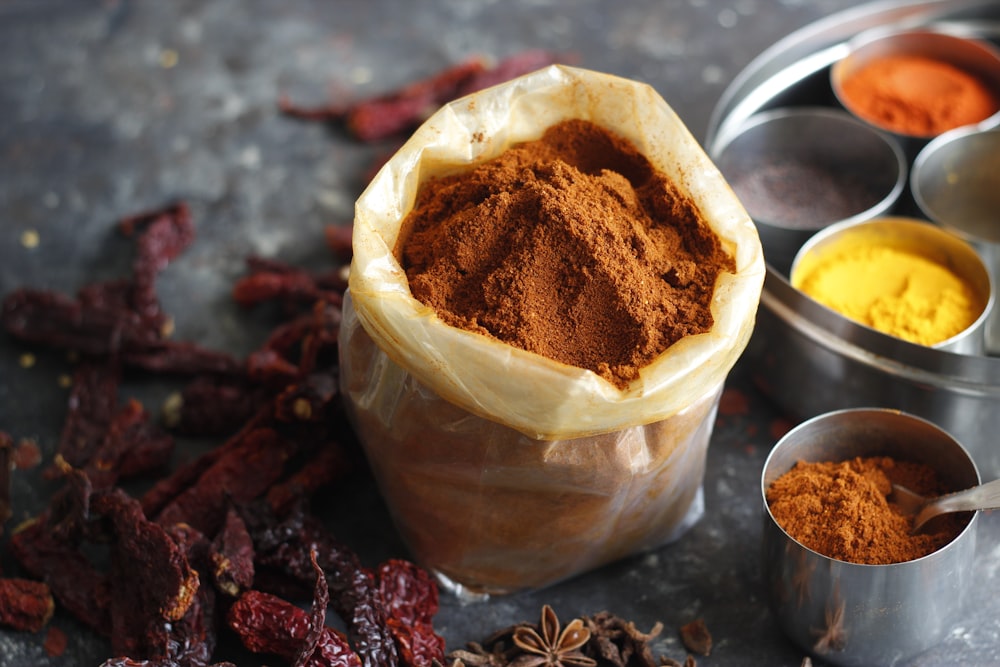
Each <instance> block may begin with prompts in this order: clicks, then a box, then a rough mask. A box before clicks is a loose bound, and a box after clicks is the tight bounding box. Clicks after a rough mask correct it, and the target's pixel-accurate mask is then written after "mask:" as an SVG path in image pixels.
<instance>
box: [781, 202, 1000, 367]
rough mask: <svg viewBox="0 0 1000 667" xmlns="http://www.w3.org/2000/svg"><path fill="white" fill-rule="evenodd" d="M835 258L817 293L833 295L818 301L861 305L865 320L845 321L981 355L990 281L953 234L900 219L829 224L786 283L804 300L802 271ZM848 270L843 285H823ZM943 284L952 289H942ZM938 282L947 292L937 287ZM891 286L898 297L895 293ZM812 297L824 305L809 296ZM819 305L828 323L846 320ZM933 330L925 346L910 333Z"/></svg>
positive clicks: (990, 300) (805, 274)
mask: <svg viewBox="0 0 1000 667" xmlns="http://www.w3.org/2000/svg"><path fill="white" fill-rule="evenodd" d="M879 250H882V251H885V253H891V254H889V255H888V256H886V254H885V253H883V255H882V259H879V256H878V255H876V254H875V252H877V251H879ZM904 259H905V260H907V261H912V262H914V263H917V262H919V269H920V271H923V270H925V269H928V270H929V269H932V270H933V271H934V273H928V274H927V275H924V276H920V275H918V271H916V270H915V271H914V272H913V273H912V274H907V273H906V270H907V269H906V268H904V266H905V265H904V264H902V261H903V260H904ZM837 261H843V262H845V264H844V266H845V267H847V268H845V269H844V270H843V271H841V272H840V273H832V274H831V275H830V276H827V277H826V281H827V282H826V284H825V285H824V289H826V290H827V291H831V288H832V289H835V290H836V291H837V294H828V295H825V296H827V297H829V298H830V299H832V300H834V301H843V302H848V301H849V302H853V303H852V305H854V306H857V305H859V304H860V303H862V302H864V301H866V300H867V301H868V303H869V305H868V306H866V308H868V309H870V311H871V313H872V320H873V321H862V319H860V318H858V317H854V318H853V319H854V320H855V321H857V322H859V323H860V324H861V325H862V326H865V327H870V328H873V329H878V330H880V331H882V333H885V334H888V335H892V336H895V337H899V338H902V339H907V340H910V341H911V342H914V343H917V344H922V345H926V346H927V347H932V348H935V349H940V350H949V351H952V352H958V353H962V354H968V355H980V354H982V353H983V350H984V345H985V328H986V323H987V322H988V321H989V319H990V315H991V313H992V311H993V308H994V303H995V296H994V292H993V281H992V279H991V277H990V273H989V270H988V268H987V267H986V264H985V263H984V261H983V259H982V257H980V255H979V254H978V253H977V251H976V249H975V248H974V247H973V246H972V245H971V244H969V243H967V242H966V241H964V240H963V239H961V238H959V237H958V236H957V235H956V234H953V233H951V232H949V231H947V230H945V229H942V228H941V227H939V226H937V225H934V224H932V223H930V222H927V221H926V220H919V219H916V218H907V217H883V218H875V219H872V220H867V221H862V222H854V223H842V224H837V225H832V226H830V227H828V228H826V229H824V230H822V231H821V232H819V233H817V234H815V235H814V236H813V237H812V238H811V239H810V240H809V241H807V242H806V243H805V244H803V246H802V247H801V248H800V249H799V252H798V253H797V254H796V256H795V260H794V261H793V262H792V268H791V273H790V278H791V282H792V285H793V286H795V287H796V288H797V289H800V290H801V291H803V292H804V293H805V294H807V295H808V294H809V290H808V289H806V288H805V286H804V278H807V277H808V274H809V273H810V272H811V273H813V274H815V273H816V272H817V267H818V266H819V265H820V264H821V263H823V262H826V263H827V264H828V265H830V264H832V263H833V262H837ZM897 265H898V266H897ZM869 267H875V268H873V269H871V270H869ZM827 268H829V266H828V267H827ZM848 268H849V269H850V271H849V276H848V277H849V278H850V282H844V283H837V284H832V285H831V282H830V281H831V278H832V277H833V276H836V275H841V276H843V275H844V274H845V273H848V271H847V269H848ZM945 279H948V280H949V281H950V282H953V283H955V285H954V286H951V285H948V283H946V282H945ZM897 283H898V284H897ZM944 285H948V289H942V286H944ZM897 287H899V288H900V289H901V290H903V292H902V293H896V292H895V291H894V290H895V288H897ZM883 288H885V289H883ZM922 289H926V290H928V291H927V292H926V293H924V292H922V291H921V290H922ZM935 290H940V291H936V292H935ZM883 292H888V293H889V294H883ZM962 297H965V298H966V299H967V300H963V299H962ZM807 298H808V296H807ZM813 298H816V300H818V301H820V302H824V298H822V297H821V296H818V295H815V293H814V295H813ZM827 306H828V307H830V308H831V309H832V310H833V311H834V315H833V317H834V318H838V317H839V318H844V319H847V318H849V317H850V316H849V315H848V314H847V312H846V310H845V311H843V312H838V311H837V308H836V307H835V306H834V305H831V304H830V303H829V301H827ZM852 314H853V315H858V313H852ZM864 314H865V315H867V314H868V313H867V312H865V313H864ZM879 325H881V326H879ZM946 327H950V328H946ZM938 329H941V332H940V335H939V336H938V337H937V338H935V339H934V340H933V342H930V341H924V340H919V339H918V337H917V336H916V334H927V335H935V334H938V333H939V332H938V331H937V330H938ZM947 332H950V333H947ZM911 336H914V337H911Z"/></svg>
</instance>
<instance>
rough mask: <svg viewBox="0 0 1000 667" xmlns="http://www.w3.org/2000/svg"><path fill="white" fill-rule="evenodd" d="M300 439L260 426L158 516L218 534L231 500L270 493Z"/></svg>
mask: <svg viewBox="0 0 1000 667" xmlns="http://www.w3.org/2000/svg"><path fill="white" fill-rule="evenodd" d="M295 450H296V443H294V442H292V441H291V440H289V439H287V438H283V437H281V436H280V435H279V434H278V432H277V431H275V430H273V429H270V428H258V429H256V430H254V431H252V432H250V433H248V434H247V435H246V437H244V438H241V440H240V441H239V443H238V444H237V445H236V446H235V447H233V448H232V449H231V450H229V451H227V452H226V453H225V454H223V455H222V456H221V457H219V458H218V460H216V461H214V462H213V463H212V464H211V465H210V466H209V467H208V468H207V469H205V470H204V471H203V472H202V473H201V475H200V476H199V477H198V479H197V481H196V482H195V483H194V484H192V485H191V486H189V487H188V488H187V489H185V490H184V491H183V492H181V493H180V494H179V495H178V496H177V497H175V498H174V499H173V500H171V501H170V502H169V503H168V504H167V505H166V506H165V507H164V508H163V509H162V510H161V511H160V512H159V513H158V514H157V516H156V520H157V521H158V522H159V523H160V524H162V525H170V524H174V523H188V524H190V525H192V526H194V527H195V528H197V529H198V530H200V531H202V532H203V533H205V534H206V535H214V534H215V532H216V531H217V530H218V528H219V526H221V525H222V521H223V519H224V518H225V512H226V507H227V503H228V502H229V501H230V500H231V501H232V502H235V503H246V502H249V501H251V500H253V499H254V498H256V497H257V496H259V495H261V494H263V493H266V492H267V489H268V488H269V487H270V486H271V485H272V484H273V483H274V482H276V481H277V480H278V479H280V478H281V475H282V472H283V470H284V464H285V461H287V460H288V459H289V458H290V457H291V456H292V455H293V454H294V453H295Z"/></svg>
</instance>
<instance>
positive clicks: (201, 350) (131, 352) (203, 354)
mask: <svg viewBox="0 0 1000 667" xmlns="http://www.w3.org/2000/svg"><path fill="white" fill-rule="evenodd" d="M121 359H122V362H123V363H124V364H126V365H129V366H132V367H134V368H140V369H142V370H145V371H149V372H151V373H159V374H167V373H169V374H177V375H198V374H202V373H217V374H220V375H239V374H240V373H242V372H243V364H241V363H240V362H239V361H238V360H237V359H236V358H235V357H233V356H232V355H230V354H226V353H225V352H219V351H217V350H210V349H208V348H205V347H202V346H200V345H197V344H196V343H191V342H188V341H173V340H159V341H155V342H149V343H145V344H143V345H140V346H132V345H126V346H125V347H124V348H123V349H122V351H121Z"/></svg>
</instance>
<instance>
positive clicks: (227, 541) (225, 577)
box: [209, 507, 254, 597]
mask: <svg viewBox="0 0 1000 667" xmlns="http://www.w3.org/2000/svg"><path fill="white" fill-rule="evenodd" d="M253 558H254V551H253V540H252V539H250V533H249V532H247V527H246V524H245V523H244V522H243V518H242V517H241V516H240V515H239V513H238V512H237V511H236V510H235V509H234V508H232V507H230V508H229V509H228V510H227V511H226V519H225V521H224V522H223V524H222V528H221V529H220V530H219V532H218V534H217V535H216V536H215V538H214V539H213V540H212V544H211V547H210V550H209V559H210V563H211V570H210V572H211V575H212V580H213V581H214V582H215V587H216V588H218V589H219V590H220V591H222V592H223V593H225V594H226V595H228V596H230V597H236V596H237V595H239V594H240V593H241V592H243V591H245V590H248V589H250V588H251V587H253V575H254V570H253Z"/></svg>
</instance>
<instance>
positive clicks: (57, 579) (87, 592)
mask: <svg viewBox="0 0 1000 667" xmlns="http://www.w3.org/2000/svg"><path fill="white" fill-rule="evenodd" d="M9 548H10V550H11V553H13V555H14V557H15V558H16V559H17V561H18V563H19V564H20V565H21V567H22V568H23V569H24V571H25V572H27V573H29V574H30V575H31V576H33V577H35V578H38V579H41V580H43V581H44V582H45V583H47V584H48V585H49V588H50V589H51V591H52V595H53V596H54V597H55V599H56V601H57V602H58V603H59V605H60V606H61V607H63V608H64V609H66V610H67V611H68V612H69V613H70V614H72V615H73V616H75V617H76V618H77V619H78V620H80V621H81V622H82V623H84V624H85V625H87V626H89V627H90V628H91V629H93V630H95V631H96V632H97V633H99V634H101V635H102V636H105V637H108V636H110V635H111V616H110V608H111V585H110V582H109V579H108V577H107V575H105V574H104V573H102V572H101V571H99V570H97V569H96V568H95V567H94V566H93V565H92V564H91V563H90V561H89V560H87V558H86V557H85V556H84V555H83V554H82V553H80V551H79V550H78V549H77V547H76V545H74V544H71V543H69V542H66V541H63V540H60V539H57V538H56V537H55V535H53V533H52V532H51V530H50V529H49V526H47V525H46V518H45V517H44V516H42V517H39V518H36V519H35V520H33V521H32V522H30V523H28V524H22V526H21V527H20V528H19V529H18V530H17V531H16V532H15V533H14V534H13V535H11V539H10V543H9Z"/></svg>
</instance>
